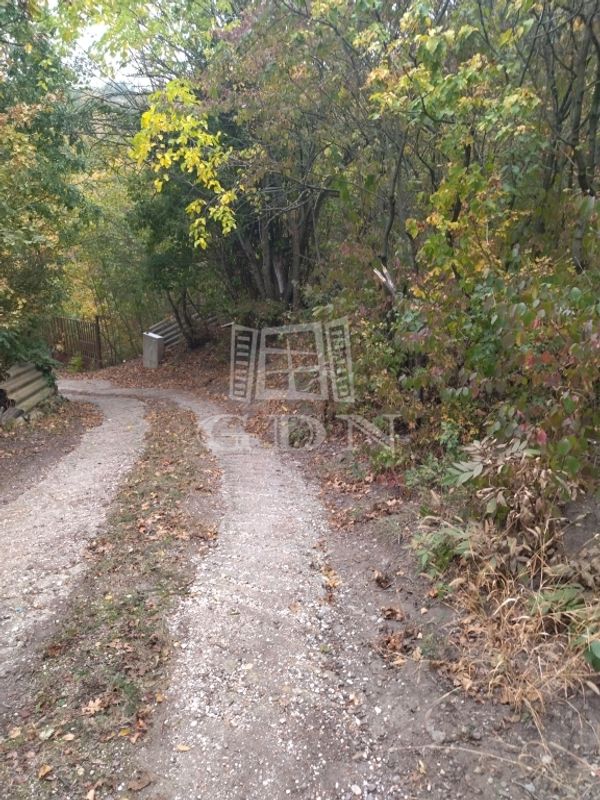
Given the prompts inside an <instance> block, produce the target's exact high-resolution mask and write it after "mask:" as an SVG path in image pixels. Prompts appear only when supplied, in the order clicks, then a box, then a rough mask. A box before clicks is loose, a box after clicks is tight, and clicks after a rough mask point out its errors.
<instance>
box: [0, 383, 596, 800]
mask: <svg viewBox="0 0 600 800" xmlns="http://www.w3.org/2000/svg"><path fill="white" fill-rule="evenodd" d="M61 391H62V392H63V393H64V394H66V395H67V396H70V397H73V398H77V399H85V400H88V401H91V402H94V403H97V404H98V405H99V407H100V408H101V409H102V411H103V412H104V414H105V421H104V423H103V425H101V426H100V427H99V428H97V429H94V430H93V431H89V432H88V433H86V434H85V436H84V438H83V440H82V441H81V443H80V445H79V446H78V447H77V449H76V450H75V451H73V452H72V453H71V454H69V455H67V456H65V457H64V458H63V460H62V461H61V462H60V465H59V466H58V468H57V469H56V470H55V471H54V472H53V473H52V474H51V475H48V476H47V477H46V478H44V479H43V480H42V482H41V483H40V484H38V486H36V487H33V488H32V489H31V490H28V491H26V492H24V493H23V494H22V495H21V496H20V497H19V498H17V500H16V501H14V502H12V503H11V504H9V505H8V507H7V508H8V513H7V514H5V515H4V517H3V522H2V525H1V526H0V537H1V540H0V548H3V555H4V560H3V562H1V561H0V563H2V566H1V567H0V600H1V602H2V604H3V608H6V609H8V612H5V619H4V620H3V621H2V623H1V624H2V626H3V627H2V632H3V634H4V637H5V638H3V640H2V646H1V648H2V652H1V653H0V655H1V656H2V660H3V662H4V664H5V669H4V672H3V673H2V675H0V689H2V691H3V692H4V686H6V687H8V688H7V691H6V692H4V697H5V698H6V702H10V701H11V699H12V698H13V697H14V696H15V692H16V690H17V689H18V685H17V683H16V675H17V674H20V673H19V670H20V669H22V666H23V664H22V662H21V663H20V662H19V659H18V658H16V657H14V656H15V654H16V653H26V652H27V647H26V645H27V643H28V642H29V641H31V640H33V639H34V638H35V634H36V626H38V625H39V624H40V622H41V621H42V620H43V619H44V617H45V616H48V615H52V614H56V611H57V608H59V605H60V598H61V597H62V596H64V595H65V594H66V593H67V592H68V591H69V587H70V585H71V583H72V578H73V576H74V575H75V574H76V573H77V570H78V569H80V568H81V550H82V547H83V545H84V543H85V541H86V539H87V538H89V537H90V536H92V535H93V534H94V532H95V531H97V530H98V529H99V527H100V526H101V525H102V522H103V518H104V511H105V505H106V503H107V502H108V501H109V500H110V497H111V495H112V493H113V492H114V490H115V487H116V485H117V484H118V482H119V479H120V477H121V476H122V475H123V474H124V472H125V471H126V470H127V469H128V468H129V467H130V466H131V465H132V463H133V462H134V461H135V458H136V455H137V454H138V452H139V450H140V447H141V443H142V438H143V435H144V430H145V423H144V408H145V404H147V403H152V402H153V401H155V400H157V399H159V400H169V401H171V402H175V403H177V404H179V405H181V406H182V407H184V408H187V409H189V410H191V411H192V412H193V413H194V414H195V415H196V419H197V421H198V424H199V426H200V428H201V429H202V430H203V432H204V436H205V441H206V443H207V445H208V446H209V448H210V449H211V450H212V451H213V452H214V454H215V455H216V457H217V459H218V462H219V465H220V468H221V470H222V481H221V493H220V497H219V498H216V499H215V501H214V502H211V503H210V505H200V506H198V507H197V508H195V509H194V513H195V514H196V518H197V519H198V520H199V521H200V520H201V521H202V522H203V523H206V521H207V520H210V521H211V522H214V524H215V526H216V527H218V531H219V533H218V543H217V546H216V547H214V548H212V549H211V550H210V552H209V553H208V555H205V556H204V557H203V558H201V559H200V558H199V559H198V563H197V564H196V565H195V569H196V578H195V581H194V584H193V587H192V590H191V592H190V594H189V596H188V597H187V598H186V599H185V600H184V601H183V602H182V603H181V605H180V607H179V609H178V611H177V613H176V615H175V617H174V618H173V619H171V620H170V621H169V626H170V628H171V632H172V636H173V639H174V641H175V643H176V651H177V653H178V656H177V658H176V659H175V660H174V663H173V669H172V674H171V679H170V685H169V690H168V693H167V697H166V700H165V702H164V703H163V704H162V705H161V710H160V712H159V714H158V715H157V717H155V720H154V724H153V726H152V727H151V729H150V731H149V733H148V735H147V736H146V737H145V738H144V739H143V740H142V742H141V743H139V744H138V745H137V746H136V748H135V751H134V755H133V758H134V759H135V762H136V766H137V767H138V769H139V770H141V771H142V772H143V774H144V775H146V776H148V781H147V783H148V785H147V786H141V788H140V789H139V793H137V794H136V796H139V797H142V798H147V799H148V800H194V799H195V798H211V800H212V799H213V798H214V800H258V798H260V800H262V799H263V798H266V797H268V798H270V800H284V798H288V797H291V798H294V797H295V798H301V799H302V800H351V798H357V797H361V798H363V800H383V799H384V798H389V799H390V800H394V799H395V798H396V799H399V798H406V799H407V800H415V799H416V798H424V797H428V798H436V797H437V798H442V797H444V798H458V797H463V796H468V797H478V798H484V799H485V800H492V798H494V800H495V799H496V798H508V799H509V800H513V798H514V800H519V799H520V798H530V797H537V798H543V799H544V800H546V799H547V798H548V799H549V798H554V797H559V796H560V797H567V796H570V795H568V794H561V795H557V794H555V785H554V784H552V782H548V781H546V779H545V777H544V776H543V775H541V773H539V770H538V765H537V764H536V763H535V760H533V758H532V755H531V752H528V747H529V745H530V744H531V742H532V741H533V742H534V745H535V736H534V735H533V734H532V729H531V727H529V728H525V727H523V726H514V725H513V726H512V727H511V726H509V725H508V723H507V722H506V717H507V716H508V715H507V714H506V713H505V711H504V710H503V709H499V708H498V707H490V706H485V705H482V704H478V703H475V702H473V701H471V700H469V699H468V698H463V697H462V696H460V694H458V693H457V692H456V691H454V690H450V691H448V690H447V688H443V687H442V686H441V685H440V683H439V682H438V681H437V680H436V678H435V677H434V676H433V675H432V673H431V672H430V671H429V670H428V669H427V668H424V667H423V666H422V664H421V663H419V662H418V660H411V659H408V663H407V664H406V665H405V667H403V669H402V670H401V671H398V670H396V669H390V668H389V667H388V666H387V665H386V663H385V662H384V661H383V660H382V659H381V658H380V656H379V655H378V654H377V653H376V652H375V649H374V647H373V638H374V635H376V633H377V631H379V630H381V623H382V616H381V613H382V607H383V606H385V605H389V603H390V599H391V596H390V593H388V594H386V592H385V591H384V590H383V589H382V588H381V587H379V586H377V585H376V582H375V581H374V580H373V569H372V567H373V565H377V566H381V565H382V564H383V563H384V562H385V559H386V557H387V556H388V553H387V552H386V547H385V545H383V544H382V543H381V542H379V541H377V540H375V539H364V540H360V539H356V538H343V537H341V536H340V535H338V536H335V535H332V532H331V531H330V530H329V527H328V524H327V516H326V513H325V510H324V508H323V507H322V505H321V503H320V500H319V497H318V492H317V488H316V485H314V484H313V483H312V481H311V480H310V478H307V477H306V475H305V474H304V472H303V471H302V470H301V469H300V468H299V466H298V464H297V463H295V462H294V460H293V458H292V457H291V456H290V455H289V454H287V453H278V452H276V451H275V450H274V449H273V448H270V447H267V446H265V445H264V444H262V443H260V442H259V441H258V440H256V439H254V438H253V437H249V436H247V435H246V434H244V433H243V432H242V431H241V430H239V429H237V428H236V427H235V425H233V426H232V425H231V424H230V421H228V420H227V419H224V418H223V409H222V408H220V407H219V406H218V405H216V404H214V403H213V402H211V401H210V400H208V399H206V400H200V399H198V397H196V396H193V395H188V394H186V393H183V392H180V393H178V392H174V391H169V392H167V391H165V390H160V389H119V388H116V387H114V386H112V385H111V384H109V383H108V382H106V381H101V380H87V381H82V380H65V381H63V382H62V384H61ZM42 512H43V513H42ZM388 563H391V561H390V562H388ZM15 576H16V577H15ZM410 595H411V591H410V589H408V590H407V591H405V592H404V594H403V595H402V594H401V593H400V592H399V591H398V592H396V594H395V595H394V596H393V602H394V605H395V606H396V607H397V609H398V611H399V613H400V614H401V615H402V614H404V613H406V615H407V617H409V616H410V615H412V616H413V617H414V616H415V615H417V616H418V615H420V613H421V612H420V610H419V609H415V608H414V607H411V605H410ZM430 617H431V620H430V623H431V628H430V630H433V631H434V633H435V626H436V618H435V615H434V614H433V613H432V614H430ZM419 635H421V634H419ZM428 636H429V634H427V636H425V639H427V638H428ZM6 665H8V668H6ZM8 689H10V691H8ZM564 721H565V718H563V720H562V722H563V723H564ZM580 752H582V751H580ZM0 796H2V795H1V790H0ZM56 796H59V797H60V796H61V795H60V794H58V795H56ZM100 796H101V797H102V798H103V800H104V795H100ZM573 796H575V795H573ZM586 796H588V797H593V795H591V794H590V795H586ZM109 797H110V800H117V798H119V800H121V798H124V797H129V794H128V793H127V783H126V782H124V783H123V785H121V786H119V787H118V788H117V791H116V793H113V794H111V795H110V796H107V800H109Z"/></svg>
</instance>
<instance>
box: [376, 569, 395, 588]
mask: <svg viewBox="0 0 600 800" xmlns="http://www.w3.org/2000/svg"><path fill="white" fill-rule="evenodd" d="M373 578H374V579H375V583H376V584H377V586H379V588H380V589H389V588H390V586H391V585H392V579H391V578H390V576H389V575H386V574H385V572H379V570H377V569H376V570H375V572H374V573H373Z"/></svg>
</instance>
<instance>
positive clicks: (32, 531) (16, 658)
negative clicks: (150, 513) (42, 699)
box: [0, 397, 146, 710]
mask: <svg viewBox="0 0 600 800" xmlns="http://www.w3.org/2000/svg"><path fill="white" fill-rule="evenodd" d="M91 399H92V400H93V402H95V403H97V405H98V406H99V407H100V409H101V411H102V412H103V414H104V422H103V423H102V424H101V425H100V426H99V427H97V428H93V429H91V430H89V431H87V432H86V433H85V434H84V436H83V438H82V440H81V442H80V443H79V445H78V446H77V447H76V449H75V450H73V451H72V452H70V453H68V454H67V455H66V456H64V457H63V458H62V459H61V460H60V461H59V463H58V464H57V465H55V466H54V468H53V469H52V470H51V471H50V472H49V474H48V475H46V476H45V477H44V478H43V479H42V480H41V481H40V482H38V483H36V484H34V485H32V486H31V487H30V488H28V489H26V490H25V491H23V492H22V493H21V494H20V495H19V496H18V497H17V498H16V499H15V500H13V501H12V502H10V503H7V504H6V505H3V506H2V513H1V516H0V710H2V708H3V707H4V708H8V707H9V705H10V702H11V698H12V697H14V695H15V692H17V691H18V683H19V682H20V681H21V680H23V679H24V677H25V675H26V669H25V668H24V667H25V662H26V660H27V652H28V650H29V649H30V647H29V646H30V645H31V644H32V643H33V642H34V641H35V640H36V638H37V635H38V632H39V634H40V635H47V633H48V630H49V626H50V625H51V623H52V620H53V617H54V616H55V615H56V613H57V609H58V607H59V605H58V604H59V601H60V600H61V599H63V598H64V597H66V596H67V595H68V593H69V591H70V589H71V588H72V585H73V579H74V577H75V576H76V574H77V573H78V571H79V570H80V568H81V565H82V557H81V556H82V551H83V549H84V547H85V545H86V542H87V541H88V540H89V538H90V537H92V536H93V535H94V534H95V533H96V532H97V530H98V528H99V526H100V525H101V524H102V522H103V521H104V518H105V514H106V509H107V506H108V504H109V503H110V501H111V499H112V497H113V495H114V493H115V491H116V489H117V487H118V485H119V483H120V481H121V479H122V476H123V475H124V473H125V472H126V471H127V470H128V469H130V467H131V466H132V465H133V463H134V462H135V460H136V458H137V456H138V454H139V453H140V451H141V448H142V444H143V438H144V434H145V431H146V423H145V420H144V405H143V403H141V402H139V401H138V400H134V399H125V398H120V399H118V400H117V399H115V398H111V397H98V398H91Z"/></svg>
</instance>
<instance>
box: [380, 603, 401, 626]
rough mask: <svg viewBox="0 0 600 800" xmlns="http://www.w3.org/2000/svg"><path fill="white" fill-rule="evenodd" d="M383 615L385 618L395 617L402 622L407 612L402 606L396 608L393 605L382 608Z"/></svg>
mask: <svg viewBox="0 0 600 800" xmlns="http://www.w3.org/2000/svg"><path fill="white" fill-rule="evenodd" d="M381 616H382V617H383V618H384V619H394V620H396V621H397V622H402V620H403V619H404V618H405V616H406V615H405V613H404V611H402V609H401V608H394V607H393V606H388V607H387V608H385V607H384V608H382V609H381Z"/></svg>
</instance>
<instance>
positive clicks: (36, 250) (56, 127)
mask: <svg viewBox="0 0 600 800" xmlns="http://www.w3.org/2000/svg"><path fill="white" fill-rule="evenodd" d="M35 14H36V16H34V15H33V14H32V13H30V10H29V9H28V4H23V3H17V2H11V0H9V2H5V3H2V4H0V30H2V32H3V33H2V37H1V39H0V332H2V333H3V334H5V335H7V334H9V333H11V334H15V335H20V336H23V337H24V339H25V340H26V341H27V340H28V339H29V338H30V335H31V330H32V329H33V328H34V327H35V326H36V324H37V322H38V321H39V320H40V319H41V318H43V317H44V316H45V315H47V314H48V313H49V312H50V311H51V309H52V308H53V307H54V308H55V307H57V305H58V303H59V301H60V299H61V297H62V294H63V281H62V258H63V255H64V249H65V248H66V247H67V245H68V243H69V241H70V237H71V234H72V232H73V230H74V227H75V225H76V223H77V211H76V207H77V204H78V200H79V193H78V192H77V191H76V189H75V187H74V186H73V184H72V183H71V182H70V175H71V174H72V173H73V172H74V171H75V170H77V169H78V168H79V167H80V165H81V164H80V159H79V154H78V152H77V147H76V143H77V139H78V136H77V133H76V131H77V129H78V127H79V126H80V124H81V121H82V114H81V113H80V112H79V111H78V110H77V109H76V108H75V106H74V105H73V103H72V102H71V97H70V96H69V91H70V87H71V81H72V76H71V75H70V73H69V72H68V70H66V69H65V68H64V66H63V65H62V63H61V61H60V58H59V55H58V52H57V47H56V44H55V42H54V40H53V37H52V30H51V26H50V24H49V18H48V17H47V15H45V14H44V13H43V12H42V11H41V10H40V9H37V11H36V12H35ZM5 341H6V340H5ZM3 349H4V353H5V354H8V353H9V348H8V346H6V345H5V346H4V348H3ZM5 357H7V356H5Z"/></svg>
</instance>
